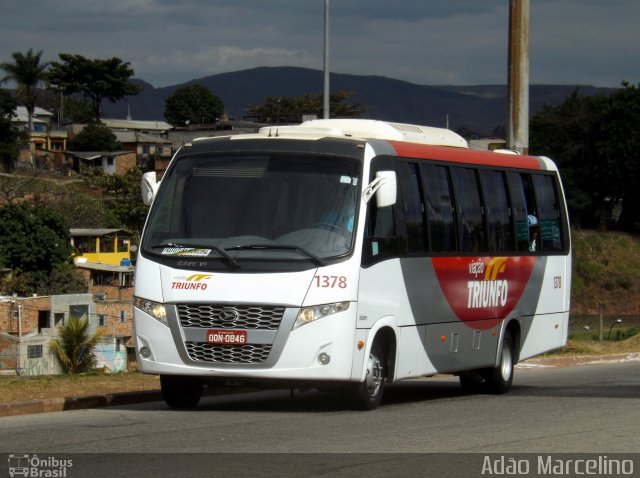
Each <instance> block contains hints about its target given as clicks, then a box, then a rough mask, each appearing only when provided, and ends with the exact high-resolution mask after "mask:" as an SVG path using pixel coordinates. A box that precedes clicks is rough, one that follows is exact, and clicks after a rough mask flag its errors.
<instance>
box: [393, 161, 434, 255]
mask: <svg viewBox="0 0 640 478" xmlns="http://www.w3.org/2000/svg"><path fill="white" fill-rule="evenodd" d="M398 170H399V171H398V172H399V173H400V174H399V176H400V184H401V188H402V191H401V195H402V204H401V205H402V207H404V216H405V223H406V226H407V247H408V252H409V253H416V252H417V253H420V252H422V253H425V252H426V251H427V242H426V236H425V228H424V206H423V204H422V192H421V191H420V179H419V177H418V166H417V164H413V163H400V164H399V165H398Z"/></svg>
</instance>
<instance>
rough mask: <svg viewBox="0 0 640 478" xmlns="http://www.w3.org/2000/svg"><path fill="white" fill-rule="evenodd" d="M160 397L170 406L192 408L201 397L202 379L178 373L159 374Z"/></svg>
mask: <svg viewBox="0 0 640 478" xmlns="http://www.w3.org/2000/svg"><path fill="white" fill-rule="evenodd" d="M160 388H161V389H162V398H163V399H164V401H165V402H166V404H167V405H169V407H171V408H194V407H195V406H196V405H198V402H200V398H201V397H202V388H203V384H202V380H200V379H198V378H196V377H185V376H180V375H160Z"/></svg>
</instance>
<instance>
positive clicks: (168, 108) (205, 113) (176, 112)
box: [164, 85, 224, 126]
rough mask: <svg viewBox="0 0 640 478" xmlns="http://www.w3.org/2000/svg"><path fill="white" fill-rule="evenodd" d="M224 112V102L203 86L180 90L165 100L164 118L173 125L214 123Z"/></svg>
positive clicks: (185, 87) (187, 87)
mask: <svg viewBox="0 0 640 478" xmlns="http://www.w3.org/2000/svg"><path fill="white" fill-rule="evenodd" d="M223 112H224V105H223V103H222V100H221V99H220V98H218V97H217V96H216V95H214V94H213V93H211V91H209V90H208V89H207V88H206V87H204V86H202V85H190V86H184V87H182V88H178V89H177V90H175V91H174V92H173V93H172V94H170V95H169V96H168V97H167V99H166V100H165V111H164V117H165V118H166V120H167V121H168V122H169V123H171V124H172V125H180V126H182V125H184V124H188V123H187V122H189V123H192V124H204V123H214V122H215V121H216V120H217V119H218V118H220V116H222V113H223Z"/></svg>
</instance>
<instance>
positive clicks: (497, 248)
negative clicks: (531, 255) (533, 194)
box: [480, 170, 514, 252]
mask: <svg viewBox="0 0 640 478" xmlns="http://www.w3.org/2000/svg"><path fill="white" fill-rule="evenodd" d="M480 179H481V181H482V192H483V194H484V205H485V216H486V219H487V242H488V245H489V252H507V251H513V248H514V245H513V227H512V224H511V214H510V209H509V198H508V196H507V188H506V184H505V179H504V173H501V172H500V171H486V170H481V171H480Z"/></svg>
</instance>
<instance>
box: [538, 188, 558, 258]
mask: <svg viewBox="0 0 640 478" xmlns="http://www.w3.org/2000/svg"><path fill="white" fill-rule="evenodd" d="M533 184H534V187H535V192H536V199H537V204H538V211H539V217H538V223H539V231H540V232H539V234H540V242H541V246H542V250H543V251H544V252H560V251H562V250H563V247H564V244H563V238H562V227H561V225H560V224H561V217H560V204H559V203H558V191H557V189H556V183H555V180H554V178H553V176H548V175H544V176H543V175H534V176H533Z"/></svg>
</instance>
